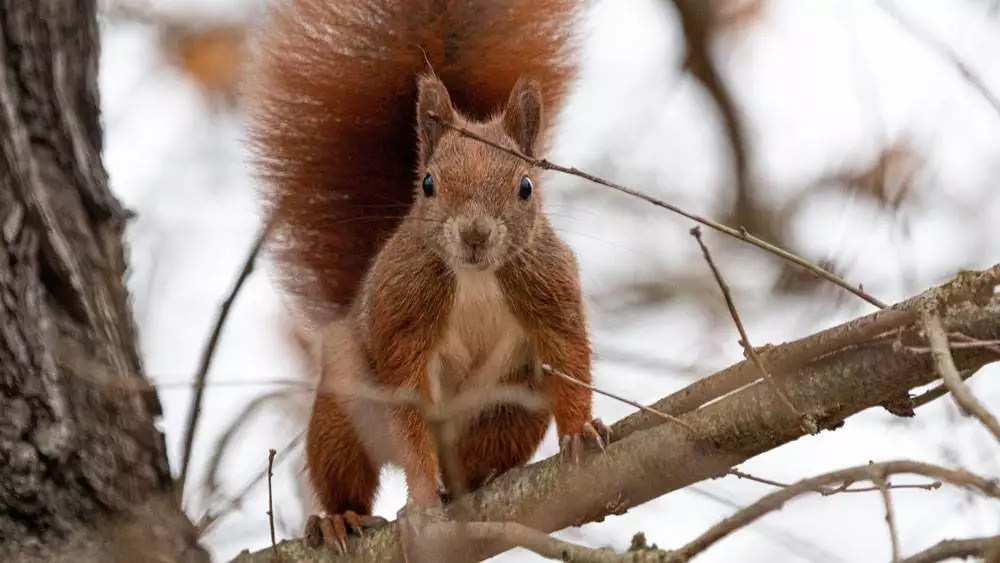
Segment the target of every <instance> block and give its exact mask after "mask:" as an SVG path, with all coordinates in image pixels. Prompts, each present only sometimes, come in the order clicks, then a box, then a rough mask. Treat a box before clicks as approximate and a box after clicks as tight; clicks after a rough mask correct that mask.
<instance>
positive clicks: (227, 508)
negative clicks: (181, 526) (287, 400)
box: [196, 431, 306, 537]
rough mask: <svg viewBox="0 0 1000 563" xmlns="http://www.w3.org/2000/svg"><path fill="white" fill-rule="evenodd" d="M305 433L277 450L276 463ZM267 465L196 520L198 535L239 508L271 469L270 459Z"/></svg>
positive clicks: (296, 444)
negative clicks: (228, 497)
mask: <svg viewBox="0 0 1000 563" xmlns="http://www.w3.org/2000/svg"><path fill="white" fill-rule="evenodd" d="M305 435H306V433H305V432H304V431H303V432H299V433H298V435H297V436H295V438H293V439H292V441H291V442H289V443H288V444H287V445H286V446H285V447H284V448H282V449H281V451H280V452H278V454H277V455H276V456H275V457H276V459H277V460H278V463H281V462H282V461H284V460H285V457H286V456H287V455H288V454H289V453H291V451H292V450H294V449H295V448H296V447H298V445H299V443H301V442H302V439H303V438H305ZM268 465H269V467H266V468H265V469H264V470H263V471H261V472H260V473H259V474H257V475H256V476H255V477H254V478H253V479H251V480H250V481H249V482H248V483H247V484H246V485H244V486H243V488H242V489H241V490H240V491H239V492H238V493H236V494H235V495H233V497H232V498H231V499H229V501H228V502H226V504H225V505H224V506H223V507H222V508H219V509H218V510H214V511H208V512H206V514H205V515H204V516H203V517H202V518H201V519H200V520H199V521H198V525H197V526H196V528H197V530H198V536H199V537H201V536H204V535H205V534H207V533H208V532H210V531H211V530H212V528H213V527H215V524H216V523H217V522H218V521H219V520H221V519H222V517H223V516H225V515H226V514H228V513H230V512H232V511H233V510H235V509H237V508H239V507H240V505H242V504H243V499H245V498H246V497H247V495H249V494H250V491H252V490H253V489H254V487H256V486H257V484H258V483H260V482H261V481H263V480H264V479H265V478H266V477H267V475H268V473H269V472H270V471H271V468H270V461H268Z"/></svg>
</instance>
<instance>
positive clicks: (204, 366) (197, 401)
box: [179, 223, 271, 497]
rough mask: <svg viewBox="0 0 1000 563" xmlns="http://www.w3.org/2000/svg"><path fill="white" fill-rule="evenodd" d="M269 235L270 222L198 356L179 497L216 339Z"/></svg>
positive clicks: (185, 477) (213, 355)
mask: <svg viewBox="0 0 1000 563" xmlns="http://www.w3.org/2000/svg"><path fill="white" fill-rule="evenodd" d="M270 232H271V226H270V223H268V224H265V225H264V226H263V227H262V228H261V230H260V233H259V234H258V235H257V240H256V241H254V244H253V247H251V249H250V253H249V254H248V255H247V258H246V260H245V261H244V262H243V269H242V270H241V271H240V275H239V277H238V278H236V283H235V284H233V288H232V290H230V292H229V297H227V298H226V300H225V301H224V302H223V303H222V307H220V308H219V315H218V317H217V318H216V320H215V327H214V328H213V329H212V335H211V336H210V337H209V339H208V343H207V344H206V345H205V350H204V352H203V353H202V356H201V362H200V364H199V366H198V371H197V372H196V373H195V377H194V381H195V388H194V397H193V399H192V401H191V410H190V411H189V412H188V422H187V427H186V428H185V429H184V441H183V444H184V448H183V450H182V451H183V454H182V461H181V475H180V480H179V481H180V491H181V493H180V494H181V496H182V497H183V495H184V485H185V484H186V483H187V475H188V469H189V467H190V465H191V448H192V446H193V445H194V435H195V430H197V427H198V419H199V418H200V417H201V403H202V400H203V399H204V396H205V381H206V379H208V369H209V367H211V365H212V359H213V358H214V357H215V351H216V349H217V348H218V347H219V340H220V337H221V336H222V328H223V326H225V324H226V319H227V318H228V317H229V310H230V308H232V306H233V302H234V301H236V296H237V295H238V294H239V292H240V290H241V289H242V288H243V284H244V282H246V280H247V278H249V277H250V274H251V273H252V272H253V270H254V265H255V263H256V262H257V256H258V255H260V251H261V249H262V248H263V246H264V242H265V241H266V240H267V237H268V235H269V234H270Z"/></svg>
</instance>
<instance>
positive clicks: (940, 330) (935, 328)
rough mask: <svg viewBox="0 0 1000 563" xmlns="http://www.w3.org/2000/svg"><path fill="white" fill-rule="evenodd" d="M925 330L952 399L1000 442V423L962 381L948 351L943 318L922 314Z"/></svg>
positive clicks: (938, 368)
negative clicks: (942, 322)
mask: <svg viewBox="0 0 1000 563" xmlns="http://www.w3.org/2000/svg"><path fill="white" fill-rule="evenodd" d="M921 318H922V320H923V323H924V329H925V330H926V331H927V340H928V342H930V345H931V350H933V352H932V355H933V356H934V362H935V364H937V370H938V373H939V374H940V375H941V379H943V380H944V384H945V385H947V386H948V389H949V390H950V391H951V395H952V397H954V398H955V402H957V403H958V405H959V406H960V407H962V408H963V409H964V410H965V411H966V412H968V413H969V414H971V415H972V416H974V417H976V418H978V419H979V421H980V422H982V423H983V425H984V426H986V428H987V429H989V431H990V432H992V433H993V436H994V437H995V438H996V439H997V440H998V441H1000V422H997V419H996V417H995V416H993V414H992V413H991V412H990V411H989V410H988V409H987V408H986V407H984V406H983V404H982V403H980V402H979V399H977V398H976V396H975V395H973V394H972V390H971V389H969V386H968V385H966V384H965V382H963V381H962V377H961V376H960V375H959V374H958V368H956V367H955V360H954V359H953V358H952V357H951V351H950V350H949V349H948V336H947V335H946V333H945V331H944V327H943V326H942V324H941V317H940V316H939V315H938V314H937V313H936V312H932V311H924V312H923V313H921Z"/></svg>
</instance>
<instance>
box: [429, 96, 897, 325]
mask: <svg viewBox="0 0 1000 563" xmlns="http://www.w3.org/2000/svg"><path fill="white" fill-rule="evenodd" d="M428 116H429V117H430V118H431V119H434V120H435V121H437V122H438V123H440V124H442V125H443V126H444V127H447V128H448V129H451V130H453V131H455V132H457V133H459V134H460V135H462V136H464V137H468V138H470V139H475V140H477V141H479V142H481V143H483V144H486V145H488V146H490V147H493V148H495V149H497V150H499V151H501V152H504V153H507V154H509V155H512V156H515V157H517V158H520V159H522V160H524V161H525V162H528V163H530V164H531V165H532V166H537V167H539V168H541V169H543V170H553V171H556V172H561V173H563V174H569V175H570V176H576V177H577V178H583V179H584V180H589V181H591V182H593V183H595V184H599V185H601V186H605V187H608V188H611V189H613V190H617V191H619V192H622V193H625V194H628V195H630V196H632V197H637V198H639V199H641V200H643V201H646V202H648V203H651V204H653V205H655V206H657V207H661V208H663V209H666V210H668V211H672V212H674V213H676V214H678V215H681V216H683V217H687V218H688V219H691V220H692V221H694V222H696V223H699V224H701V225H704V226H706V227H708V228H710V229H714V230H716V231H719V232H720V233H724V234H726V235H729V236H731V237H733V238H736V239H739V240H742V241H744V242H746V243H748V244H751V245H753V246H756V247H757V248H760V249H761V250H764V251H767V252H770V253H771V254H774V255H775V256H777V257H779V258H781V259H782V260H786V261H788V262H791V263H792V264H795V265H797V266H799V267H801V268H805V269H806V270H808V271H810V272H812V273H813V274H815V275H817V276H819V277H821V278H823V279H825V280H827V281H828V282H830V283H833V284H835V285H838V286H840V287H841V288H843V289H846V290H847V291H849V292H851V293H853V294H854V295H857V296H858V297H860V298H861V299H864V300H865V301H867V302H869V303H871V304H872V305H874V306H876V307H878V308H879V309H884V308H886V307H887V305H886V304H885V303H883V302H882V301H879V300H878V299H876V298H875V297H873V296H872V295H870V294H868V293H866V292H865V291H864V290H862V289H860V288H858V287H854V286H853V285H851V284H849V283H847V282H846V281H844V280H843V279H841V278H840V277H838V276H837V275H835V274H833V273H831V272H829V271H827V270H824V269H823V268H820V267H819V266H817V265H815V264H813V263H812V262H809V261H808V260H806V259H805V258H802V257H800V256H797V255H795V254H793V253H791V252H789V251H787V250H784V249H782V248H780V247H778V246H775V245H773V244H771V243H769V242H767V241H765V240H763V239H761V238H758V237H756V236H754V235H752V234H750V233H749V232H747V231H746V230H743V229H734V228H732V227H728V226H726V225H723V224H722V223H718V222H716V221H712V220H711V219H706V218H704V217H701V216H700V215H696V214H694V213H691V212H688V211H684V210H683V209H681V208H680V207H677V206H676V205H673V204H670V203H667V202H665V201H663V200H662V199H658V198H655V197H653V196H650V195H646V194H644V193H642V192H639V191H636V190H633V189H632V188H628V187H625V186H623V185H621V184H616V183H615V182H611V181H609V180H605V179H603V178H600V177H598V176H594V175H593V174H589V173H587V172H583V171H581V170H579V169H577V168H572V167H566V166H560V165H558V164H554V163H552V162H549V161H548V160H546V159H539V158H532V157H530V156H527V155H525V154H522V153H521V152H519V151H516V150H514V149H510V148H507V147H505V146H503V145H501V144H499V143H495V142H493V141H491V140H489V139H487V138H485V137H483V136H481V135H478V134H476V133H473V132H472V131H469V130H468V129H465V128H462V127H459V126H457V125H453V124H451V123H449V122H448V121H446V120H444V119H441V117H440V116H437V115H434V114H433V113H430V114H429V115H428Z"/></svg>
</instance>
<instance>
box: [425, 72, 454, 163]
mask: <svg viewBox="0 0 1000 563" xmlns="http://www.w3.org/2000/svg"><path fill="white" fill-rule="evenodd" d="M428 113H433V114H435V115H436V116H437V117H440V118H441V119H443V120H445V121H447V122H449V123H453V122H454V121H455V119H454V117H455V110H454V109H453V108H452V105H451V97H450V96H449V95H448V89H447V88H445V86H444V83H443V82H441V80H440V79H438V78H437V77H436V76H434V75H433V74H422V75H420V78H419V79H418V81H417V133H418V134H419V135H420V161H421V163H422V164H424V165H426V164H427V160H428V159H430V156H431V154H433V153H434V147H435V145H437V142H438V141H439V140H441V136H442V135H444V132H445V129H446V127H445V126H444V125H443V124H441V123H440V122H439V121H437V120H436V119H434V118H432V117H431V116H430V115H428Z"/></svg>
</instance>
